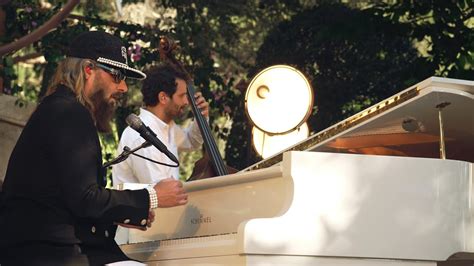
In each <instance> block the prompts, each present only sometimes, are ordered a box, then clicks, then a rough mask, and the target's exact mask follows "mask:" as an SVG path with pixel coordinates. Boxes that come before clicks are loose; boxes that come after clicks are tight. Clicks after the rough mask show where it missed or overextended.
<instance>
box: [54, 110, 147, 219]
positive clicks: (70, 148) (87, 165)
mask: <svg viewBox="0 0 474 266" xmlns="http://www.w3.org/2000/svg"><path fill="white" fill-rule="evenodd" d="M53 112H55V113H56V114H55V115H54V117H55V119H53V120H52V125H50V128H51V132H50V133H51V134H50V136H49V137H50V141H48V142H49V143H50V147H51V156H52V161H51V163H52V164H54V166H55V168H56V169H57V170H58V173H57V176H58V178H59V180H58V182H59V183H60V184H59V185H60V188H61V195H62V198H63V199H64V203H65V205H66V206H67V208H68V209H69V210H70V211H71V213H72V214H73V215H74V216H76V217H81V218H92V219H97V220H99V221H100V222H103V223H112V222H123V221H124V220H126V219H128V220H130V224H134V225H139V224H140V222H141V221H142V220H143V219H146V218H147V217H148V210H149V196H148V191H147V190H146V189H143V190H134V191H130V190H125V191H117V190H111V189H106V188H104V187H101V186H100V185H99V184H98V183H97V179H98V175H99V174H100V172H101V171H100V168H101V167H102V163H101V160H102V158H100V157H101V153H100V144H99V140H98V135H97V131H96V127H95V125H94V123H93V120H92V117H91V115H90V113H89V112H88V111H87V109H85V108H84V107H83V106H82V105H80V104H78V103H76V104H72V105H71V104H70V103H69V104H65V105H64V106H61V107H60V108H59V110H55V111H53Z"/></svg>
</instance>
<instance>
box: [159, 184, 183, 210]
mask: <svg viewBox="0 0 474 266" xmlns="http://www.w3.org/2000/svg"><path fill="white" fill-rule="evenodd" d="M153 188H154V189H155V190H156V195H157V197H158V208H169V207H174V206H179V205H184V204H186V203H188V194H186V192H185V191H184V189H183V183H181V181H178V180H175V179H173V178H166V179H163V180H161V181H160V182H158V184H156V185H155V186H154V187H153Z"/></svg>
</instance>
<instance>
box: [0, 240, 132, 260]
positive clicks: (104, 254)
mask: <svg viewBox="0 0 474 266" xmlns="http://www.w3.org/2000/svg"><path fill="white" fill-rule="evenodd" d="M124 260H130V259H129V258H128V257H127V256H125V254H123V252H122V251H121V250H120V248H119V247H118V246H117V245H104V246H93V247H92V246H86V245H77V244H76V245H68V244H57V243H48V242H37V243H28V244H22V245H17V246H13V247H7V248H0V265H2V266H6V265H104V264H107V263H112V262H117V261H124Z"/></svg>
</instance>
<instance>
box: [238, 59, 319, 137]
mask: <svg viewBox="0 0 474 266" xmlns="http://www.w3.org/2000/svg"><path fill="white" fill-rule="evenodd" d="M312 106H313V90H312V89H311V86H310V84H309V82H308V80H307V79H306V78H305V76H304V75H303V74H302V73H301V72H300V71H298V70H297V69H295V68H293V67H290V66H286V65H276V66H272V67H269V68H266V69H264V70H262V71H261V72H260V73H258V74H257V75H256V76H255V77H254V78H253V79H252V81H251V82H250V85H249V87H248V89H247V92H246V94H245V110H246V112H247V115H248V117H249V118H250V120H251V121H252V123H253V125H254V126H256V127H257V128H258V129H260V130H261V131H264V132H266V133H270V134H285V133H288V132H290V131H293V130H295V129H296V128H298V127H300V126H301V125H302V124H303V123H304V122H305V121H306V119H307V118H308V116H309V115H310V114H311V108H312Z"/></svg>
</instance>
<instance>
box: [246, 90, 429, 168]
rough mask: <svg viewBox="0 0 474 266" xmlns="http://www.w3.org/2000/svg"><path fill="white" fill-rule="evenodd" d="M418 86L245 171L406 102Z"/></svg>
mask: <svg viewBox="0 0 474 266" xmlns="http://www.w3.org/2000/svg"><path fill="white" fill-rule="evenodd" d="M420 90H421V89H420V88H419V87H415V88H412V89H411V90H407V91H405V92H401V93H399V94H396V95H394V96H392V97H390V98H388V99H385V100H383V101H381V102H379V103H378V104H376V105H374V106H372V107H369V108H367V109H365V110H364V111H361V112H359V113H357V114H355V115H353V116H351V117H349V118H347V119H345V120H343V121H341V122H339V123H337V124H335V125H334V126H332V127H329V128H327V129H325V130H323V131H320V132H319V133H316V134H314V135H312V136H311V137H309V138H308V139H307V140H306V141H304V142H302V143H300V144H297V145H295V146H292V147H290V148H288V149H286V150H283V151H282V152H280V153H278V154H276V155H274V156H272V157H270V158H268V159H266V160H263V161H261V162H259V163H257V164H255V165H253V166H252V167H250V168H248V169H246V170H247V171H250V170H257V169H262V168H266V167H269V166H272V165H274V164H276V163H279V162H281V161H282V160H283V153H284V152H286V151H304V150H308V149H310V148H312V147H314V146H315V145H317V144H319V143H322V142H323V141H325V140H327V139H330V138H332V137H334V136H336V135H337V134H339V133H342V132H343V131H346V130H347V129H349V128H351V127H354V126H356V125H358V124H360V123H362V122H364V121H367V120H368V119H370V118H372V117H374V116H376V115H378V114H380V113H383V112H385V111H387V110H389V109H391V108H393V107H395V106H397V105H399V104H401V103H404V102H406V101H407V100H409V99H411V98H413V97H415V96H417V95H418V94H419V93H420Z"/></svg>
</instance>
